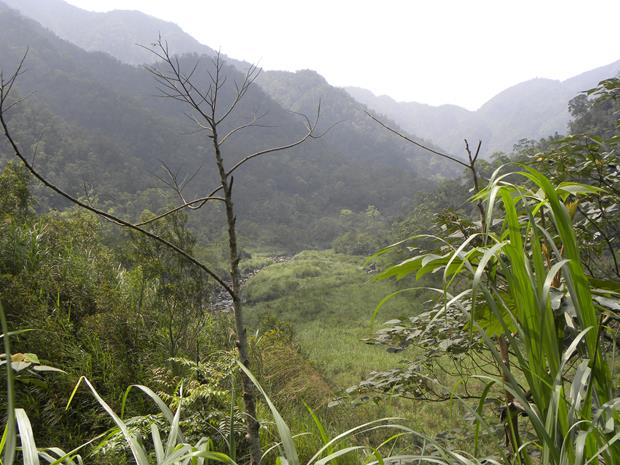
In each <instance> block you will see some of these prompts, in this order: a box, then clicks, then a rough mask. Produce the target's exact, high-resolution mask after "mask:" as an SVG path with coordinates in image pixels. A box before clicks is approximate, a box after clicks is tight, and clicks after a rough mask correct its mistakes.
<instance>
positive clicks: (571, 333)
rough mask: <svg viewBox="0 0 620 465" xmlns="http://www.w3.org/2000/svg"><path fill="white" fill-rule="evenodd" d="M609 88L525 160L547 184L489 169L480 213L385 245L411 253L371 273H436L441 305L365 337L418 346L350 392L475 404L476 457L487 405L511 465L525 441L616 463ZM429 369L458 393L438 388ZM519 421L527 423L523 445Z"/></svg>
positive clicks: (524, 170)
mask: <svg viewBox="0 0 620 465" xmlns="http://www.w3.org/2000/svg"><path fill="white" fill-rule="evenodd" d="M615 81H616V80H608V81H604V82H602V83H601V84H600V85H599V87H598V88H597V89H593V90H592V91H590V92H588V95H589V96H590V98H586V99H585V100H584V99H583V98H581V99H579V104H580V110H579V117H578V118H577V119H576V120H575V122H574V123H573V127H574V128H576V127H581V128H582V129H583V130H584V131H585V132H583V133H578V134H573V135H572V136H569V137H566V138H562V139H558V138H555V139H553V140H551V141H545V144H544V147H545V149H544V150H541V151H536V150H533V151H532V152H531V153H530V156H531V160H529V161H530V162H533V163H534V164H536V165H537V166H538V167H539V169H541V170H543V171H544V172H545V174H546V175H547V176H544V175H543V174H541V173H540V172H539V171H537V170H535V169H533V168H531V167H529V166H526V165H523V164H521V165H517V166H515V170H516V171H514V172H512V173H510V172H507V170H506V169H505V167H503V166H502V167H499V168H498V169H497V170H495V171H494V172H493V173H490V175H489V181H488V185H487V186H486V187H484V188H482V189H479V187H481V186H482V183H480V184H479V185H477V186H475V187H474V189H473V191H474V195H473V196H472V197H471V199H470V203H471V204H472V205H476V207H477V209H478V210H479V211H478V212H465V214H464V215H455V214H452V215H450V216H449V217H446V216H445V215H438V217H437V219H438V221H439V223H440V224H441V226H442V227H441V229H440V230H439V232H438V233H437V234H435V235H423V236H422V238H424V239H426V243H421V241H420V239H421V238H420V237H413V238H411V239H410V240H406V241H401V242H400V243H398V244H395V245H394V246H392V247H390V248H388V249H387V250H393V249H394V248H396V247H397V246H400V245H403V244H407V245H414V247H409V248H408V252H407V255H406V256H405V258H404V259H403V260H402V261H399V262H398V263H396V264H394V265H392V266H390V267H388V268H387V269H386V270H384V271H383V272H382V274H381V275H380V277H382V278H396V279H398V280H401V279H406V278H408V277H410V278H415V280H419V279H421V278H423V277H424V276H430V275H431V274H433V273H434V274H436V275H438V278H437V279H435V280H434V284H435V286H433V287H434V289H433V292H436V293H438V294H439V295H440V298H439V299H438V301H436V302H435V304H434V305H433V306H432V308H430V309H427V308H425V309H424V310H423V311H422V313H420V314H419V315H416V316H413V317H411V318H409V319H404V321H403V320H393V321H390V322H388V323H386V327H385V328H383V329H382V330H381V331H380V332H379V333H378V334H377V336H376V338H375V340H374V342H376V343H378V344H384V345H387V346H388V347H390V350H392V351H400V350H403V349H404V348H405V347H407V346H409V345H415V346H417V347H418V350H421V354H422V355H421V356H420V357H418V358H416V359H415V360H412V362H411V364H410V365H409V366H408V367H407V368H406V369H402V370H400V369H399V370H392V371H389V372H384V373H375V374H374V375H373V376H372V377H371V378H370V379H368V380H366V381H364V382H362V383H360V385H359V386H358V390H359V391H361V392H363V393H365V394H366V395H367V394H368V393H369V392H373V391H374V392H375V393H376V392H381V393H383V394H386V393H387V394H391V395H402V396H405V397H412V398H416V399H431V400H439V401H441V400H447V399H450V398H452V397H453V396H459V397H462V398H463V397H465V398H467V397H469V396H470V395H471V394H473V397H476V396H477V397H480V402H479V404H478V408H477V409H476V414H475V420H474V423H475V425H476V428H475V437H474V441H475V449H476V451H477V450H478V444H479V439H480V425H481V424H482V423H483V422H484V421H485V420H483V418H482V417H481V414H482V412H483V411H484V405H485V404H486V403H488V401H489V400H491V399H492V398H493V399H492V400H494V401H495V402H496V403H499V404H500V405H501V409H500V412H501V413H500V421H501V423H503V424H504V431H505V439H506V445H507V446H509V448H508V452H509V454H510V455H509V456H508V460H514V461H516V462H518V463H526V464H527V463H531V462H532V460H533V459H532V456H531V454H532V452H533V449H532V448H531V447H532V445H535V447H536V448H537V449H539V450H540V451H542V457H541V458H542V460H543V463H564V462H567V463H582V462H581V460H586V461H588V460H589V461H594V460H602V461H604V462H605V463H617V462H618V460H620V455H619V451H618V449H617V445H614V444H613V443H614V442H615V441H616V439H617V437H618V428H617V425H615V424H612V423H613V420H610V419H611V418H614V417H617V399H616V395H617V392H616V388H615V384H614V383H615V379H614V375H613V373H612V369H611V367H613V366H614V364H615V363H616V362H615V360H614V358H613V357H614V347H615V344H616V337H617V325H618V323H617V321H618V316H617V309H618V301H619V299H620V294H618V292H617V290H618V280H617V277H616V278H615V279H614V274H616V270H617V266H616V263H617V254H618V245H617V239H616V236H617V231H618V226H617V224H618V223H617V210H618V203H619V200H620V199H619V198H618V194H617V193H618V168H617V167H618V161H617V155H616V153H617V150H618V132H617V129H618V113H617V111H614V110H613V103H614V102H615V99H616V98H617V97H616V92H617V91H616V89H618V88H620V86H618V85H617V83H616V82H615ZM599 105H600V107H599ZM591 112H594V113H595V114H594V115H592V114H590V113H591ZM603 115H607V116H603ZM610 117H611V119H613V123H610V122H609V118H610ZM597 128H598V129H601V130H600V131H598V130H597ZM613 128H615V129H613ZM539 147H541V146H539ZM535 148H536V147H534V149H535ZM472 171H473V170H472ZM474 184H475V182H474ZM429 239H431V242H430V243H429V241H428V240H429ZM411 241H414V242H413V244H412V242H411ZM415 246H417V247H415ZM384 252H385V251H384ZM421 286H422V287H424V284H420V285H414V287H412V288H410V289H404V290H401V291H399V292H397V293H395V294H394V295H392V296H388V297H386V299H384V301H383V302H382V303H381V304H380V306H381V305H383V304H384V303H385V302H387V301H388V300H390V299H391V298H392V297H394V296H395V295H399V294H402V293H403V292H406V291H416V292H417V290H419V289H420V287H421ZM496 344H497V345H496ZM438 374H439V375H443V376H444V378H443V379H444V380H445V375H446V374H448V375H449V379H450V380H451V381H450V384H452V383H454V382H455V381H454V380H456V383H458V384H459V386H460V387H459V389H452V390H451V389H449V388H447V387H445V386H444V385H442V383H441V379H442V378H441V377H440V376H438ZM472 375H473V376H472ZM472 383H474V384H476V383H481V384H480V385H479V386H478V387H473V388H472ZM502 390H503V397H504V398H503V400H500V399H499V397H500V395H501V394H502ZM519 416H525V417H526V418H527V421H526V423H527V425H528V428H529V430H530V431H531V432H533V436H530V437H532V438H533V439H532V440H531V441H528V440H527V439H526V435H527V434H528V432H527V428H523V424H522V423H523V422H520V421H519ZM609 421H611V422H612V423H609ZM606 422H607V423H606Z"/></svg>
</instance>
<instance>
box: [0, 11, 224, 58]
mask: <svg viewBox="0 0 620 465" xmlns="http://www.w3.org/2000/svg"><path fill="white" fill-rule="evenodd" d="M3 1H4V3H5V4H6V5H8V6H9V7H11V8H14V9H16V10H18V11H19V12H21V13H22V14H23V15H25V16H28V17H30V18H32V19H34V20H35V21H37V22H39V23H41V24H42V25H43V26H45V27H46V28H48V29H50V30H51V31H53V32H54V33H55V34H56V35H57V36H58V37H60V38H62V39H65V40H68V41H69V42H72V43H74V44H75V45H77V46H78V47H80V48H83V49H84V50H87V51H100V52H106V53H109V54H110V55H112V56H113V57H116V58H118V59H119V60H121V61H122V62H124V63H129V64H132V65H139V64H144V63H152V62H155V61H157V60H156V57H155V56H154V55H153V54H152V53H150V52H149V51H148V50H145V49H143V48H142V47H140V46H139V45H146V46H148V45H149V44H150V43H152V42H153V41H154V40H155V39H156V38H157V35H158V34H161V35H162V37H164V38H165V39H166V40H167V41H168V42H169V44H170V51H171V52H172V53H179V52H182V53H198V54H200V55H202V54H206V55H212V54H213V53H214V51H213V49H211V48H210V47H207V46H206V45H203V44H201V43H200V42H198V41H197V40H196V39H194V38H193V37H192V36H190V35H189V34H187V33H185V32H184V31H183V30H182V29H181V28H180V27H179V26H177V25H176V24H174V23H170V22H167V21H162V20H161V19H157V18H154V17H152V16H148V15H146V14H144V13H141V12H139V11H118V10H117V11H110V12H108V13H97V12H92V11H86V10H82V9H80V8H77V7H75V6H73V5H70V4H68V3H66V2H64V1H62V0H3Z"/></svg>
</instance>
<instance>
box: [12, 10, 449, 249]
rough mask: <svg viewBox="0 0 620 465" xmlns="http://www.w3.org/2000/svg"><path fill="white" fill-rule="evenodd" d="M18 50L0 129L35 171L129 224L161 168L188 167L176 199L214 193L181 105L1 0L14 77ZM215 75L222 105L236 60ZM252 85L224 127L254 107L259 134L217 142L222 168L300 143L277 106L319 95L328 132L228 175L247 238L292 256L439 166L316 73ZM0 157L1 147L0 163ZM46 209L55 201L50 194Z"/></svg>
mask: <svg viewBox="0 0 620 465" xmlns="http://www.w3.org/2000/svg"><path fill="white" fill-rule="evenodd" d="M46 1H47V0H45V1H42V2H41V4H46ZM27 47H29V53H28V57H27V60H26V72H25V73H24V74H23V75H22V76H21V77H20V79H19V82H18V89H17V90H18V91H19V93H20V95H23V96H26V97H27V98H26V102H25V104H24V105H23V106H22V107H20V111H14V112H13V114H12V116H11V127H13V128H14V130H15V133H16V136H17V137H18V140H19V141H20V143H22V144H23V147H24V149H25V150H27V151H31V149H32V151H34V149H35V147H36V151H37V156H36V157H37V158H36V160H37V161H36V163H37V166H39V167H40V168H41V169H42V170H44V171H45V172H46V173H48V175H50V176H51V177H52V178H53V179H54V180H55V181H57V182H59V183H60V184H61V185H62V186H63V187H64V188H65V189H67V190H69V191H71V192H72V193H74V194H78V195H83V194H84V192H85V191H84V181H86V183H87V184H88V186H87V190H88V191H89V192H90V193H91V195H92V196H94V198H95V200H96V201H97V202H99V204H102V205H106V206H108V207H109V208H114V209H116V210H117V211H118V210H122V211H125V212H126V213H127V214H130V215H134V216H135V215H136V214H138V213H139V212H140V211H142V209H144V208H149V209H151V210H159V209H161V208H163V206H164V203H165V201H163V200H161V195H160V190H159V189H158V188H159V187H161V186H162V184H161V183H160V182H159V181H158V180H157V178H156V175H157V174H160V175H161V173H162V171H161V166H160V165H161V163H162V162H165V163H166V164H167V165H169V166H171V167H172V168H173V169H179V170H182V171H183V172H184V173H192V172H194V171H195V170H196V169H199V168H201V171H200V174H199V176H197V177H196V178H195V179H194V181H193V183H191V184H190V185H189V186H188V192H187V195H188V197H191V196H192V195H193V194H194V193H198V192H204V190H205V186H207V187H210V186H213V183H214V182H215V176H214V173H213V172H211V171H209V170H208V169H207V168H206V167H207V166H208V163H207V161H208V158H205V157H210V156H211V154H210V152H209V150H208V147H209V145H208V140H205V137H204V135H202V134H201V133H196V130H195V126H193V125H192V123H191V121H189V120H188V119H187V118H186V116H185V114H184V110H185V108H183V107H182V106H181V105H179V104H178V103H177V102H175V101H173V100H171V99H161V98H156V97H155V96H154V95H156V94H157V91H156V86H155V84H154V82H153V77H152V76H151V75H150V74H149V72H148V71H147V70H145V69H144V68H142V67H136V66H132V65H129V64H124V63H122V62H120V61H119V60H118V59H116V58H114V57H112V56H110V55H109V54H107V53H102V52H88V51H85V50H83V49H81V48H79V47H78V46H76V45H74V44H72V43H70V42H68V41H65V40H62V39H60V38H59V37H57V36H56V35H55V34H54V33H53V32H51V31H50V30H49V29H45V28H44V27H42V26H41V25H40V24H38V23H37V22H35V21H34V20H32V19H28V18H26V17H24V16H22V15H21V14H19V13H18V12H16V11H15V10H13V9H11V8H9V7H7V6H5V5H3V4H2V3H1V2H0V68H1V69H3V70H5V72H10V70H12V69H14V67H15V65H16V63H17V62H18V61H19V59H20V57H21V55H22V54H23V53H24V51H25V50H26V48H27ZM180 60H181V64H182V65H183V66H185V67H186V69H189V68H190V67H192V66H193V65H194V64H195V63H196V62H197V61H198V63H199V67H198V69H197V72H196V74H195V76H196V79H197V82H198V84H200V79H204V78H205V77H206V76H207V75H208V72H209V71H213V69H212V66H213V65H212V61H211V59H210V58H209V57H208V56H204V55H202V56H199V55H197V54H193V55H184V56H183V57H181V58H180ZM222 72H223V73H225V74H226V76H227V79H228V85H227V86H226V88H225V89H224V90H223V91H222V96H221V98H222V103H223V104H224V103H225V102H226V100H228V101H230V99H231V98H233V92H234V86H233V83H234V82H235V81H237V82H239V81H240V80H242V79H243V75H242V73H241V72H240V71H239V70H238V69H237V67H235V66H228V65H226V66H224V69H223V71H222ZM267 78H269V79H267ZM264 79H267V81H269V82H271V84H268V83H267V81H265V82H263V81H261V84H262V87H261V86H253V87H252V88H251V89H250V91H249V92H248V93H247V94H246V96H245V97H244V99H243V101H242V104H241V106H240V107H239V109H238V111H236V112H235V113H234V114H233V115H231V117H230V120H229V121H228V124H229V128H233V127H235V126H238V125H241V124H243V123H245V122H247V120H248V119H249V118H250V117H251V115H253V114H255V113H257V112H258V113H261V114H262V113H265V114H266V116H265V118H264V119H263V120H261V127H258V128H250V129H249V130H248V131H247V132H245V133H243V134H242V135H240V136H239V137H238V138H231V139H230V142H229V143H227V152H226V153H227V155H228V157H229V163H234V162H235V161H237V160H239V159H240V157H242V156H244V155H245V154H248V153H251V152H254V151H255V150H258V149H263V148H266V147H271V146H274V145H281V144H282V143H286V142H289V141H291V140H294V139H296V138H297V137H299V135H300V134H301V133H302V132H303V129H304V128H303V124H302V122H303V120H302V119H301V118H300V117H299V115H297V114H295V113H294V112H291V111H290V110H291V109H293V110H295V109H296V110H302V111H304V112H305V113H307V114H310V115H312V114H313V113H314V112H315V111H316V108H317V105H318V101H319V97H320V96H321V95H325V96H328V98H324V99H323V103H322V107H321V119H320V126H321V127H320V128H319V129H320V131H327V130H328V129H329V130H328V131H327V133H326V134H325V135H324V136H323V137H321V138H319V139H317V140H313V141H310V142H309V143H307V144H304V145H302V146H300V147H297V148H295V149H293V150H289V151H286V152H283V153H279V154H277V155H273V156H269V157H265V158H263V159H261V160H257V161H256V162H254V163H250V164H248V165H247V168H244V169H243V170H240V171H239V174H238V175H237V176H236V180H235V190H236V193H237V198H238V205H239V207H240V208H239V209H240V211H239V215H240V218H241V219H240V227H241V231H242V233H243V234H245V235H247V237H254V238H256V237H260V238H261V239H264V240H265V241H271V242H272V243H274V245H279V246H285V247H291V248H295V247H297V246H300V245H301V244H304V245H306V246H307V245H316V246H325V245H329V243H330V241H331V240H333V239H334V236H330V235H329V234H328V235H325V234H324V233H321V239H320V241H319V242H317V241H318V239H316V236H317V233H318V230H319V229H320V228H321V227H320V224H323V223H324V222H325V221H324V220H325V219H326V218H338V215H339V214H340V211H341V210H342V209H350V210H353V211H365V210H366V209H367V207H368V206H369V205H374V206H376V207H377V208H379V209H380V210H381V211H382V212H384V213H386V214H388V215H389V214H397V213H399V211H400V209H401V208H402V207H403V205H405V204H408V203H410V202H411V198H412V197H413V196H414V195H415V194H416V192H418V191H421V190H422V191H423V190H427V189H430V188H431V186H432V178H433V177H434V176H437V175H438V173H442V172H443V173H446V172H447V168H446V167H445V165H442V164H441V163H435V164H434V165H433V166H432V170H431V168H430V166H431V165H430V164H429V163H428V157H427V156H426V155H424V154H421V153H420V152H419V150H417V149H416V148H415V147H413V146H411V145H410V144H406V143H403V142H402V141H400V140H399V139H397V138H395V137H393V136H390V135H389V134H388V133H386V131H384V130H383V129H381V128H380V127H377V126H376V125H374V124H371V123H372V122H371V121H370V120H369V119H368V118H367V117H366V116H365V115H364V114H363V112H361V111H360V110H359V104H357V103H356V102H355V101H354V100H353V98H352V97H350V96H349V95H348V94H346V93H345V92H344V91H342V90H339V89H335V88H333V87H331V86H329V85H328V84H327V83H326V82H325V80H324V79H322V78H321V77H320V76H318V75H317V74H316V73H299V75H297V74H295V73H288V74H287V73H284V74H278V75H273V76H270V75H268V74H266V76H265V77H264ZM277 83H281V85H283V86H285V87H287V89H289V91H287V92H283V91H282V90H279V91H278V92H279V94H280V97H282V98H281V99H279V100H275V99H273V98H272V97H271V96H270V95H269V94H268V93H267V92H265V90H264V89H265V88H268V87H269V88H272V90H274V89H275V87H276V86H277V85H279V84H277ZM293 83H294V85H295V86H297V87H293ZM202 84H204V81H202ZM311 90H312V92H311ZM274 91H275V90H274ZM302 95H303V96H305V97H304V98H303V99H301V100H300V96H302ZM285 96H287V97H286V98H287V101H285V100H283V98H284V97H285ZM335 123H337V124H335ZM334 124H335V125H334ZM332 126H333V127H332ZM240 134H241V133H240ZM9 156H10V151H8V150H7V149H6V146H4V147H3V145H2V143H1V142H0V163H3V162H5V161H6V160H7V158H8V157H9ZM229 166H230V165H229ZM448 169H449V168H448ZM45 202H47V204H49V205H51V206H54V205H58V204H57V203H54V202H58V201H57V200H55V199H54V198H53V197H49V198H47V199H46V200H45ZM211 214H212V213H211ZM198 218H199V220H196V221H198V223H197V224H196V225H195V226H196V227H197V228H198V229H199V230H200V231H201V234H203V235H211V236H213V235H217V234H219V232H220V231H221V229H220V227H221V224H220V223H218V222H216V221H213V220H212V217H211V216H209V214H207V212H203V213H202V215H199V216H198ZM321 221H323V223H321Z"/></svg>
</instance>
